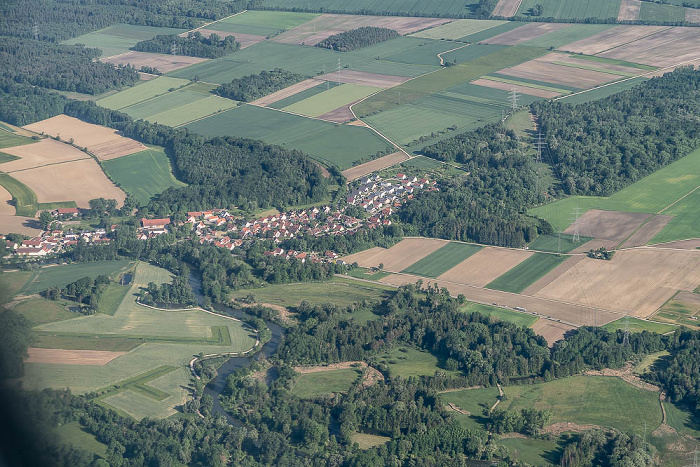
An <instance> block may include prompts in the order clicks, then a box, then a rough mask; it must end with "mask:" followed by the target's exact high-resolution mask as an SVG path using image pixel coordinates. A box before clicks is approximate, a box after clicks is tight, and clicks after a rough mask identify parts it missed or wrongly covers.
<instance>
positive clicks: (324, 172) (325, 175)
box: [314, 162, 331, 178]
mask: <svg viewBox="0 0 700 467" xmlns="http://www.w3.org/2000/svg"><path fill="white" fill-rule="evenodd" d="M314 165H315V166H316V167H318V168H319V170H320V171H321V175H322V176H323V178H331V173H330V172H329V171H328V169H326V168H325V167H324V166H322V165H321V164H319V163H318V162H314Z"/></svg>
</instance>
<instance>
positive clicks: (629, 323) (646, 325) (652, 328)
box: [602, 318, 676, 334]
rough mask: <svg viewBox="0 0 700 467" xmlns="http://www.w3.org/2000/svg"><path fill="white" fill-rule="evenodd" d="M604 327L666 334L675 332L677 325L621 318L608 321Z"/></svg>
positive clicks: (611, 329) (612, 329) (613, 329)
mask: <svg viewBox="0 0 700 467" xmlns="http://www.w3.org/2000/svg"><path fill="white" fill-rule="evenodd" d="M602 327H603V328H604V329H607V330H608V331H611V332H614V331H617V330H618V329H622V330H625V329H629V331H630V332H642V331H649V332H656V333H658V334H666V333H668V332H673V331H674V330H675V329H676V326H673V325H671V324H664V323H659V322H656V321H648V320H644V319H639V318H620V319H618V320H617V321H613V322H612V323H608V324H606V325H605V326H602Z"/></svg>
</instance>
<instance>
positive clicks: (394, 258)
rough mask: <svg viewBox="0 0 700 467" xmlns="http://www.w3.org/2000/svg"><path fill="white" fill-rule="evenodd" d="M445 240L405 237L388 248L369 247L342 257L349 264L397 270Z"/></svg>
mask: <svg viewBox="0 0 700 467" xmlns="http://www.w3.org/2000/svg"><path fill="white" fill-rule="evenodd" d="M448 243H449V242H448V241H447V240H439V239H436V238H405V239H403V240H401V241H400V242H399V243H397V244H396V245H394V246H392V247H391V248H389V249H385V248H379V247H376V248H371V249H369V250H365V251H363V252H360V253H355V254H352V255H349V256H346V257H344V258H343V260H344V261H346V262H347V263H349V264H352V263H355V262H357V264H358V265H359V266H362V267H366V268H371V267H377V266H379V265H380V264H381V265H383V268H382V269H385V270H387V271H392V272H398V271H402V270H404V269H406V268H407V267H409V266H410V265H412V264H414V263H416V262H417V261H419V260H421V259H423V258H425V257H426V256H428V255H429V254H431V253H433V252H434V251H437V250H438V249H440V248H442V247H443V246H445V245H447V244H448Z"/></svg>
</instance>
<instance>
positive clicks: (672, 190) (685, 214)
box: [529, 149, 700, 243]
mask: <svg viewBox="0 0 700 467" xmlns="http://www.w3.org/2000/svg"><path fill="white" fill-rule="evenodd" d="M699 185H700V149H698V150H695V151H693V152H692V153H691V154H689V155H687V156H685V157H683V158H682V159H679V160H677V161H676V162H674V163H672V164H670V165H668V166H666V167H664V168H662V169H660V170H658V171H656V172H654V173H653V174H651V175H648V176H647V177H645V178H643V179H641V180H639V181H638V182H636V183H634V184H632V185H630V186H628V187H626V188H624V189H622V190H620V191H618V192H617V193H615V194H613V195H612V196H610V197H608V198H603V197H594V196H571V197H569V198H565V199H562V200H559V201H556V202H554V203H551V204H547V205H544V206H540V207H538V208H534V209H531V210H530V211H529V213H530V214H533V215H535V216H537V217H541V218H544V219H546V220H547V221H549V223H550V224H552V226H553V227H554V228H555V229H556V230H564V229H565V228H566V227H567V226H568V225H569V224H570V222H571V213H572V212H573V211H574V209H575V208H576V207H579V208H581V209H582V211H581V212H585V211H587V210H588V209H603V210H608V211H627V212H648V213H661V214H665V215H666V214H668V215H673V216H675V217H674V218H673V219H672V220H671V222H669V224H668V225H667V226H666V227H664V228H663V229H662V230H661V232H659V234H658V235H657V236H656V237H654V238H653V239H652V240H651V243H659V242H668V241H672V240H682V239H685V238H695V237H698V236H700V211H699V210H698V209H696V208H695V207H696V206H697V205H698V204H697V203H698V200H699V199H700V198H698V196H699V195H700V190H696V191H695V192H693V193H692V194H690V195H689V196H687V197H685V198H684V199H683V200H681V201H680V202H678V203H677V204H675V205H673V206H671V207H670V208H668V209H666V208H667V207H668V206H670V205H671V204H673V203H675V202H676V201H678V200H679V199H680V198H683V197H684V196H686V195H688V194H689V193H690V192H691V191H692V190H694V189H695V188H696V187H698V186H699Z"/></svg>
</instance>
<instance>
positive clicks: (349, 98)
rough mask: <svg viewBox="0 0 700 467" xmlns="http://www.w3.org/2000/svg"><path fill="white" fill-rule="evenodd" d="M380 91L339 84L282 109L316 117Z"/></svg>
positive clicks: (367, 87) (355, 85)
mask: <svg viewBox="0 0 700 467" xmlns="http://www.w3.org/2000/svg"><path fill="white" fill-rule="evenodd" d="M380 89H381V88H373V87H369V86H360V85H358V84H341V85H340V86H334V87H333V88H331V89H329V90H327V91H324V92H321V93H320V94H316V95H314V96H311V97H308V98H306V99H304V100H302V101H299V102H297V103H294V104H291V105H289V106H287V107H284V110H286V111H287V112H292V113H298V114H302V115H308V116H309V117H318V116H319V115H323V114H325V113H326V112H330V111H331V110H335V109H337V108H339V107H342V106H344V105H347V104H351V103H352V102H355V101H357V100H360V99H362V98H363V97H367V96H369V95H370V94H373V93H375V92H377V91H379V90H380Z"/></svg>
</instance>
